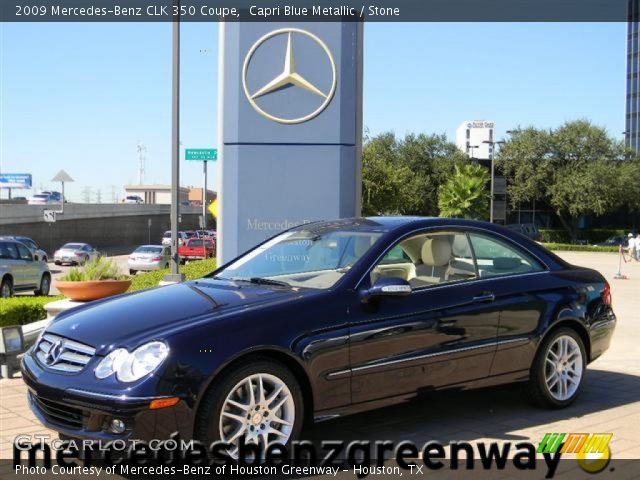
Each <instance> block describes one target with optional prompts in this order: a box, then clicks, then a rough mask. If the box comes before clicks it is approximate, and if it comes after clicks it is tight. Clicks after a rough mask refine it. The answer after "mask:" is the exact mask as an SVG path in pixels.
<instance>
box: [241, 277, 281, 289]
mask: <svg viewBox="0 0 640 480" xmlns="http://www.w3.org/2000/svg"><path fill="white" fill-rule="evenodd" d="M249 281H250V282H251V283H255V284H258V285H277V286H279V287H291V285H289V284H288V283H287V282H283V281H281V280H271V279H270V278H262V277H251V278H250V279H249Z"/></svg>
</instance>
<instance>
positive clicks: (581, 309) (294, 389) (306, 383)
mask: <svg viewBox="0 0 640 480" xmlns="http://www.w3.org/2000/svg"><path fill="white" fill-rule="evenodd" d="M615 324H616V317H615V315H614V313H613V311H612V307H611V292H610V288H609V285H608V283H607V281H606V280H605V279H604V278H603V277H602V275H600V274H599V273H598V272H596V271H594V270H592V269H589V268H584V267H579V266H573V265H570V264H568V263H566V262H565V261H564V260H562V259H560V258H559V257H558V256H556V255H555V254H553V253H551V252H549V251H548V250H546V249H545V248H544V247H543V246H541V245H539V244H537V243H536V242H534V241H532V240H530V239H528V238H526V237H524V236H522V235H520V234H518V233H516V232H511V231H509V230H507V229H504V228H502V227H499V226H495V225H491V224H488V223H484V222H478V221H470V220H452V219H441V218H417V217H376V218H357V219H343V220H336V221H330V222H317V223H310V224H306V225H302V226H298V227H296V228H293V229H291V230H288V231H286V232H284V233H280V234H278V235H276V236H274V237H273V238H271V239H269V240H267V241H265V242H264V243H262V244H260V245H258V246H257V247H255V248H253V249H252V250H249V251H248V252H246V253H244V254H243V255H241V256H239V257H238V258H236V259H234V260H232V261H230V262H229V263H227V264H225V265H222V266H221V267H219V268H218V269H217V270H216V271H214V272H212V273H211V274H209V275H207V276H205V277H204V278H201V279H199V280H195V281H188V282H184V283H180V284H175V285H171V286H164V287H159V288H155V289H150V290H146V291H143V292H139V293H133V294H127V295H122V296H119V297H115V298H111V299H105V300H101V301H96V302H91V303H88V304H86V305H84V306H81V307H77V308H74V309H72V310H69V311H67V312H64V313H61V314H60V315H58V316H57V317H56V318H55V320H54V321H53V322H52V323H51V324H50V325H49V326H48V327H47V329H46V330H45V331H44V332H43V334H42V336H41V337H40V339H39V340H38V341H37V343H36V344H35V345H34V346H33V347H32V348H31V349H30V350H29V351H28V352H27V354H26V355H25V356H24V359H23V363H22V370H23V378H24V381H25V382H26V383H27V385H28V387H29V388H28V396H29V403H30V405H31V408H32V409H33V412H34V413H35V414H36V415H37V417H38V418H39V419H40V421H41V422H42V423H43V424H45V425H46V426H47V427H49V428H51V429H54V430H57V431H58V432H60V433H61V434H63V435H64V436H67V437H72V438H78V439H102V440H114V439H123V440H126V439H141V440H149V439H154V438H168V437H169V436H170V435H171V434H173V433H174V432H178V433H179V435H180V438H182V439H198V440H202V441H204V442H207V444H209V443H210V442H216V441H224V442H226V443H229V444H230V445H231V447H230V451H229V453H230V454H231V455H235V454H237V447H238V445H239V442H241V441H244V442H246V443H251V442H253V443H256V444H258V445H259V446H261V447H264V446H268V445H269V444H271V443H272V442H278V443H284V444H287V443H288V442H291V441H292V440H294V439H296V438H299V436H300V433H301V429H302V426H303V423H304V422H305V421H309V420H313V419H319V418H327V417H333V416H338V415H343V414H348V413H354V412H358V411H363V410H366V409H371V408H377V407H381V406H384V405H390V404H394V403H399V402H405V401H408V400H410V399H413V398H414V397H417V396H419V394H420V393H422V392H431V391H434V390H439V389H448V388H456V389H467V388H475V387H485V386H491V385H497V384H504V383H513V382H520V383H521V384H522V386H523V388H524V390H525V392H526V395H525V396H526V397H527V398H528V399H530V400H533V401H534V402H535V403H537V404H539V405H542V406H545V407H550V408H559V407H565V406H567V405H569V404H570V403H571V402H573V401H574V400H575V399H576V397H577V396H578V394H579V393H580V390H581V387H582V385H583V383H584V379H585V374H586V367H587V365H588V364H589V363H590V362H592V361H593V360H595V359H596V358H598V357H599V356H600V355H601V354H602V353H603V352H604V351H605V350H606V349H607V348H608V346H609V343H610V341H611V337H612V334H613V331H614V327H615Z"/></svg>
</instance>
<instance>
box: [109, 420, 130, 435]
mask: <svg viewBox="0 0 640 480" xmlns="http://www.w3.org/2000/svg"><path fill="white" fill-rule="evenodd" d="M125 428H126V426H125V424H124V422H123V421H122V420H119V419H117V418H114V419H113V420H111V423H110V424H109V431H110V432H111V433H122V432H124V430H125Z"/></svg>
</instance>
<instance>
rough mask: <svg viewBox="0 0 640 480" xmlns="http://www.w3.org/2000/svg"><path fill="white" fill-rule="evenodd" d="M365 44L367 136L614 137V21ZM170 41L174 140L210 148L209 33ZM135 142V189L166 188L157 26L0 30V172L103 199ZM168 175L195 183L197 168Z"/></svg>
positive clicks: (214, 48) (621, 68) (130, 168)
mask: <svg viewBox="0 0 640 480" xmlns="http://www.w3.org/2000/svg"><path fill="white" fill-rule="evenodd" d="M364 38H365V40H364V87H363V88H364V101H363V103H364V126H365V127H366V128H367V129H368V130H369V133H370V134H371V135H375V134H377V133H380V132H384V131H389V130H391V131H394V132H395V133H396V134H398V135H404V134H406V133H409V132H416V133H428V134H430V133H438V134H442V133H444V134H446V135H447V137H448V138H449V139H450V140H451V141H455V130H456V128H457V127H458V126H459V125H460V123H462V122H463V121H465V120H493V121H495V122H496V138H498V139H499V138H501V137H502V136H503V135H504V134H505V132H506V130H509V129H513V128H515V127H517V126H521V127H525V126H535V127H540V128H552V127H557V126H559V125H561V124H562V123H563V122H565V121H569V120H574V119H583V118H586V119H590V120H591V121H592V122H593V123H594V124H597V125H600V126H603V127H605V128H606V129H607V130H608V131H609V133H610V134H611V135H612V136H615V137H618V138H620V139H622V132H623V130H624V115H625V111H624V105H625V76H626V70H625V58H626V51H625V49H626V24H624V23H368V24H366V26H365V36H364ZM181 42H182V44H181V89H182V93H181V141H182V144H183V147H186V148H215V147H216V146H217V61H218V28H217V24H215V23H184V24H183V25H182V37H181ZM138 143H141V144H143V145H144V146H145V147H146V175H145V178H144V181H145V183H169V182H170V161H171V150H170V148H171V25H170V24H169V23H162V24H151V23H104V24H101V23H80V24H74V23H32V24H25V23H23V24H19V23H4V24H3V23H0V171H2V172H5V173H32V174H33V181H34V187H35V188H34V190H40V189H49V188H51V189H59V185H56V184H52V183H51V182H50V179H51V178H52V177H53V176H54V175H55V174H56V173H57V172H58V171H59V170H60V169H64V170H66V171H67V172H68V173H69V174H70V175H71V177H73V178H74V180H75V182H74V183H72V184H67V185H66V187H67V189H66V194H67V198H68V199H69V200H70V201H84V198H85V196H87V195H89V196H90V198H91V201H96V200H97V198H98V192H99V193H100V197H101V200H102V201H103V202H108V201H111V199H112V196H115V198H118V199H120V198H122V196H123V194H124V189H123V186H124V185H126V184H131V183H137V181H138V156H137V148H136V147H137V145H138ZM182 159H184V154H182ZM215 170H216V169H215V168H210V172H211V173H212V174H211V175H210V176H209V179H210V180H209V188H211V189H214V190H215V189H216V175H215ZM181 173H182V182H181V183H182V184H183V185H194V186H198V187H199V186H201V184H202V166H201V163H200V162H187V161H184V160H182V163H181ZM30 193H35V192H29V191H22V193H18V192H17V191H14V196H16V195H25V196H26V195H28V194H30ZM4 195H5V196H6V193H5V194H4Z"/></svg>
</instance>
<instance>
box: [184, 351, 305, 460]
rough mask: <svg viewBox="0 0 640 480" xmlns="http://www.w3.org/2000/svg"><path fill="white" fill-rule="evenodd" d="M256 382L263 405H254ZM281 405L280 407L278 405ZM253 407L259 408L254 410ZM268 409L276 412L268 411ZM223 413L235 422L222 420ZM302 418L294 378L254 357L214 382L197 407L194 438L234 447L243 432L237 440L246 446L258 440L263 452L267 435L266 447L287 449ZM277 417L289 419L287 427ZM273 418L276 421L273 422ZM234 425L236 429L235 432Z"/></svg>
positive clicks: (296, 382)
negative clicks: (280, 445) (274, 445)
mask: <svg viewBox="0 0 640 480" xmlns="http://www.w3.org/2000/svg"><path fill="white" fill-rule="evenodd" d="M258 378H261V379H262V382H263V385H264V387H263V388H264V392H265V393H264V397H265V401H263V402H257V401H258V400H259V399H260V396H259V383H258ZM249 379H251V384H252V386H253V388H252V390H253V391H254V398H255V400H256V402H253V403H252V402H251V400H250V398H249V394H248V388H247V387H248V382H249ZM277 382H281V384H282V385H284V387H283V388H282V389H281V390H280V393H278V394H277V395H276V397H275V398H274V399H273V400H271V401H269V397H270V396H271V395H272V394H273V393H274V392H275V390H276V389H277V388H276V385H278V383H277ZM229 396H231V397H232V400H235V401H236V403H235V404H234V405H230V404H229V403H227V400H228V397H229ZM281 402H283V403H282V404H281V405H279V404H280V403H281ZM256 403H260V404H259V405H257V406H256V405H255V404H256ZM235 405H244V406H246V407H247V408H246V410H245V409H242V408H238V407H236V406H235ZM265 407H266V408H265ZM269 407H271V408H276V410H275V411H273V410H269ZM223 409H224V411H225V412H227V413H231V414H232V415H235V416H237V418H229V417H228V416H224V417H222V412H223ZM242 412H244V413H242ZM250 412H254V413H253V414H252V417H251V418H249V415H248V414H249V413H250ZM292 412H293V413H292ZM245 415H246V417H245ZM275 415H277V416H275ZM304 415H305V413H304V404H303V396H302V390H301V388H300V385H299V384H298V381H297V380H296V378H295V376H294V374H293V373H292V372H291V371H290V370H289V369H288V368H286V367H285V366H284V365H282V364H280V363H277V362H274V361H272V360H270V359H266V358H260V357H258V358H255V357H254V358H252V359H251V360H247V361H246V362H243V363H240V364H238V365H237V366H236V367H234V368H233V369H232V370H229V371H227V372H225V373H223V374H222V376H221V377H220V378H218V379H216V380H214V383H213V385H212V386H211V388H209V389H208V391H207V393H206V394H205V396H204V398H203V399H202V402H201V404H200V408H199V413H198V415H197V417H196V421H195V437H196V438H197V439H199V440H201V441H203V442H205V445H210V444H211V442H215V441H220V440H222V441H227V442H230V443H234V441H232V440H233V437H237V436H238V432H240V431H243V433H242V434H241V435H239V437H242V436H244V437H245V442H246V443H247V444H249V443H251V442H252V441H253V442H255V440H253V439H257V441H258V442H259V443H258V444H259V445H260V446H261V447H262V448H263V445H264V436H265V434H266V437H267V439H268V442H269V443H275V442H276V441H278V442H280V443H282V442H284V444H285V445H289V444H290V443H291V442H292V441H293V440H295V439H298V438H299V437H300V432H301V430H302V424H303V419H304ZM280 416H282V417H285V418H287V419H288V421H287V423H288V425H285V424H283V423H280V419H281V417H280ZM274 418H276V419H279V420H278V421H275V420H273V419H274ZM240 420H241V421H240ZM236 425H239V426H238V427H237V428H235V426H236ZM227 427H229V430H228V431H227V432H226V434H223V430H225V428H227ZM273 429H276V430H279V431H280V432H281V434H278V435H276V434H274V433H272V431H273ZM282 433H284V435H282ZM223 435H224V438H223ZM237 441H238V440H235V442H237ZM235 450H236V451H235V452H234V451H233V450H232V451H231V452H230V456H231V457H233V458H236V456H237V447H236V449H235Z"/></svg>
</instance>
